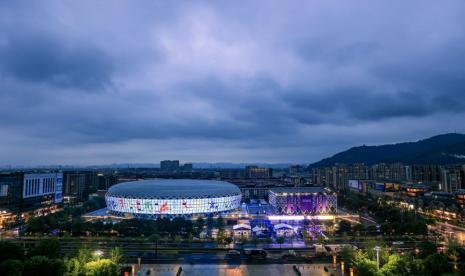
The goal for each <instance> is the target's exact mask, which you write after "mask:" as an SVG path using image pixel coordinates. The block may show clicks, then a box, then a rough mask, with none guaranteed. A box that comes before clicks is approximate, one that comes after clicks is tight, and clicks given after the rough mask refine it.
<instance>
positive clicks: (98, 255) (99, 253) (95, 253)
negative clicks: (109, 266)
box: [94, 249, 103, 258]
mask: <svg viewBox="0 0 465 276" xmlns="http://www.w3.org/2000/svg"><path fill="white" fill-rule="evenodd" d="M94 256H95V257H97V258H100V257H102V256H103V251H102V250H100V249H98V250H95V251H94Z"/></svg>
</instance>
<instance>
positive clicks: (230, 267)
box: [141, 263, 340, 276]
mask: <svg viewBox="0 0 465 276" xmlns="http://www.w3.org/2000/svg"><path fill="white" fill-rule="evenodd" d="M294 265H295V266H296V267H297V269H298V270H299V271H300V272H301V273H302V274H301V275H305V276H307V275H315V276H319V275H328V272H329V273H332V274H334V275H338V274H339V273H340V272H339V271H335V270H334V269H332V266H331V264H329V263H320V264H284V265H282V264H268V265H243V264H222V265H211V264H194V265H190V264H187V265H186V264H182V265H180V264H161V265H142V267H141V270H142V271H141V272H142V273H141V274H142V275H156V276H174V275H176V273H177V272H178V270H179V268H180V267H182V274H181V275H189V276H204V275H208V276H223V275H224V276H227V275H241V276H242V275H244V276H249V275H250V276H261V275H266V276H271V275H280V276H295V275H297V274H296V272H295V271H294ZM325 267H326V268H327V270H328V272H326V271H325V269H324V268H325Z"/></svg>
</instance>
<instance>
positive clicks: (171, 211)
mask: <svg viewBox="0 0 465 276" xmlns="http://www.w3.org/2000/svg"><path fill="white" fill-rule="evenodd" d="M105 201H106V204H107V209H108V210H109V211H110V213H112V214H114V215H117V216H124V217H136V218H157V217H160V216H192V215H202V214H204V215H205V214H221V213H228V212H230V211H233V210H236V209H238V208H240V206H241V191H240V190H239V188H238V187H237V186H236V185H233V184H231V183H228V182H224V181H213V180H191V179H159V180H142V181H132V182H124V183H120V184H117V185H114V186H112V187H110V189H109V190H108V192H107V193H106V195H105Z"/></svg>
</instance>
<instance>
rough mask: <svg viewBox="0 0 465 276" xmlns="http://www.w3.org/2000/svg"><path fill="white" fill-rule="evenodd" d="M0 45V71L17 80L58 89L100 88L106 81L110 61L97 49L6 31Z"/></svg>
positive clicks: (109, 70) (109, 69)
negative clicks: (2, 43)
mask: <svg viewBox="0 0 465 276" xmlns="http://www.w3.org/2000/svg"><path fill="white" fill-rule="evenodd" d="M5 40H6V41H5V42H4V45H3V46H2V47H0V59H1V60H2V63H1V65H0V66H1V67H0V69H1V72H2V74H4V75H5V76H7V77H13V78H16V79H17V80H18V81H24V82H32V83H49V84H52V85H56V86H58V87H59V88H72V89H75V88H77V89H83V90H85V89H101V88H104V87H105V86H107V85H109V84H110V78H111V73H112V64H111V61H110V60H109V59H108V58H107V57H106V56H105V54H104V53H103V52H102V51H101V50H100V49H98V48H96V47H93V46H92V45H86V44H85V42H84V43H82V42H79V43H73V42H68V41H62V40H60V39H59V38H56V37H52V36H47V35H43V34H36V33H34V32H32V33H28V32H27V31H26V33H23V32H21V34H19V35H18V34H10V35H9V36H8V37H6V38H5Z"/></svg>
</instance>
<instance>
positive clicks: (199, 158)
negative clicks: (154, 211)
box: [0, 1, 465, 166]
mask: <svg viewBox="0 0 465 276" xmlns="http://www.w3.org/2000/svg"><path fill="white" fill-rule="evenodd" d="M464 11H465V7H464V3H462V2H460V1H450V2H447V3H436V2H434V1H426V2H425V1H421V2H419V1H414V2H411V3H405V2H401V1H395V2H392V1H390V2H389V3H386V4H383V3H374V2H370V1H366V2H364V3H363V4H359V5H352V4H351V3H348V2H347V3H343V4H341V3H337V2H327V1H316V2H315V1H314V2H311V3H307V2H299V1H297V2H293V3H291V4H289V3H286V4H284V3H280V2H274V3H272V2H269V1H266V4H265V2H260V1H256V2H251V3H247V4H241V5H239V4H236V3H226V2H221V3H220V2H219V3H211V2H204V1H199V2H193V3H188V4H186V3H183V4H182V5H181V4H172V3H170V4H166V3H161V2H160V3H153V2H152V1H147V2H138V3H137V4H134V3H119V5H118V6H116V5H110V3H109V2H106V1H102V2H98V3H95V2H91V1H83V2H79V3H66V4H64V3H61V2H58V1H45V2H41V3H26V2H10V3H4V4H3V5H2V6H1V7H0V60H1V61H0V80H1V81H0V89H1V91H2V92H1V93H0V103H1V106H2V109H1V110H0V131H1V133H2V135H1V136H0V142H1V143H0V144H1V146H0V152H2V155H1V156H0V166H5V165H13V166H15V165H25V166H36V165H49V164H72V165H94V164H112V163H155V162H158V161H159V160H164V159H179V160H183V161H186V162H212V163H214V162H225V161H230V162H234V163H238V162H244V163H257V162H260V163H312V162H315V161H318V160H320V159H321V158H324V157H328V156H331V155H333V154H335V153H337V152H339V151H342V150H346V149H348V148H350V147H352V146H360V145H363V144H367V145H378V144H387V143H396V142H405V141H416V140H419V139H423V138H426V137H430V136H433V135H437V134H441V133H450V132H455V131H456V132H460V133H463V132H465V127H464V126H462V125H461V124H460V122H462V121H463V118H465V112H464V110H465V100H464V97H463V96H462V95H463V91H462V90H463V87H464V84H465V80H464V78H463V76H465V72H464V71H465V69H464V68H463V66H461V64H460V62H459V61H460V60H463V59H464V58H465V52H464V51H463V49H462V48H463V47H462V45H463V44H464V41H465V35H464V34H465V32H464V29H465V23H464V21H463V19H462V18H463V17H464Z"/></svg>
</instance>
